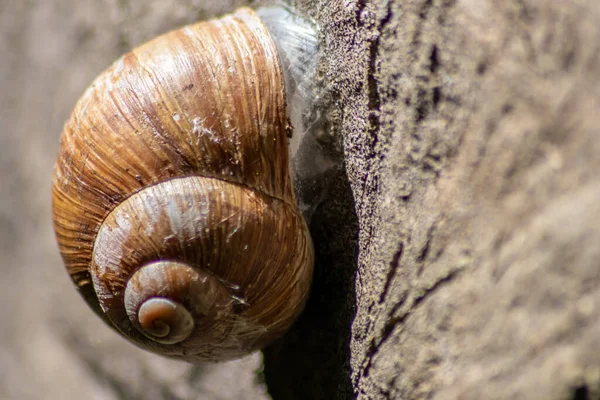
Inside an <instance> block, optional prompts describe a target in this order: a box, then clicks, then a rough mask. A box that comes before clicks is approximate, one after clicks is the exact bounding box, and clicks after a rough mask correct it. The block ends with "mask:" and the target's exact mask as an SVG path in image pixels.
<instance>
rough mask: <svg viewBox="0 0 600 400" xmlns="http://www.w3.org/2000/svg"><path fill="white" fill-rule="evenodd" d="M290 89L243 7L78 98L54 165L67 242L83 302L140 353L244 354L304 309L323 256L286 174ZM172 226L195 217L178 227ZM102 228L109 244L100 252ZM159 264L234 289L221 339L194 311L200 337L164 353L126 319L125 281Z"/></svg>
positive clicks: (165, 41) (186, 33)
mask: <svg viewBox="0 0 600 400" xmlns="http://www.w3.org/2000/svg"><path fill="white" fill-rule="evenodd" d="M283 85H284V84H283V76H282V71H281V67H280V62H279V59H278V55H277V52H276V48H275V45H274V44H273V42H272V39H271V37H270V35H269V33H268V31H267V29H266V28H265V26H264V25H263V24H262V23H261V22H260V20H259V19H258V17H257V16H256V15H255V14H254V12H253V11H251V10H249V9H240V10H238V11H237V12H236V13H235V14H232V15H230V16H226V17H224V18H222V19H218V20H212V21H208V22H203V23H199V24H195V25H191V26H188V27H185V28H182V29H180V30H177V31H173V32H170V33H167V34H165V35H163V36H160V37H158V38H156V39H154V40H152V41H150V42H148V43H146V44H144V45H142V46H140V47H138V48H136V49H134V50H133V51H132V52H130V53H127V54H126V55H124V56H123V57H122V58H121V59H119V60H118V61H116V62H115V63H114V64H113V65H112V66H111V67H110V68H109V69H108V70H106V71H105V72H104V73H103V74H101V75H100V76H99V77H98V78H97V79H96V80H95V81H94V83H93V84H92V85H91V87H90V88H89V89H88V90H87V91H86V93H85V94H84V95H83V97H82V98H81V99H80V100H79V101H78V103H77V105H76V107H75V110H74V111H73V113H72V115H71V118H70V119H69V120H68V121H67V123H66V125H65V129H64V132H63V135H62V139H61V144H60V151H59V158H58V161H57V163H56V168H55V176H54V181H53V218H54V226H55V231H56V237H57V240H58V243H59V248H60V251H61V254H62V257H63V260H64V262H65V265H66V268H67V271H68V272H69V274H70V275H71V277H72V279H73V281H74V282H75V284H76V286H77V287H78V288H79V290H80V292H81V294H82V295H83V297H84V298H85V299H86V301H87V302H88V303H89V304H90V306H91V307H92V308H93V309H94V310H95V311H96V312H97V313H98V314H99V315H101V316H102V317H103V318H104V319H105V320H107V321H111V323H112V324H113V325H114V326H115V327H116V328H117V329H118V330H119V331H121V333H123V334H124V335H126V336H128V337H130V338H132V339H133V340H134V341H135V342H136V343H137V344H138V345H140V346H142V347H145V348H149V349H151V350H154V351H157V352H159V353H162V354H166V355H171V356H176V357H181V358H185V359H188V360H192V361H206V360H209V361H212V360H218V359H227V358H233V357H237V356H240V355H242V354H245V353H246V352H248V351H251V350H254V349H257V348H260V347H262V346H264V345H265V344H266V343H268V342H269V341H271V340H272V339H274V338H275V337H276V336H278V335H280V334H281V332H282V331H283V330H285V329H286V328H287V327H288V326H289V325H290V324H291V323H292V322H293V320H294V319H295V318H296V316H297V315H298V313H299V312H300V311H301V309H302V306H303V304H304V302H305V298H306V296H307V292H308V287H309V285H310V280H311V274H312V263H313V250H312V242H311V240H310V237H309V235H308V231H307V228H306V224H305V222H304V220H303V219H302V217H301V215H300V213H299V212H298V208H297V206H296V204H295V201H294V194H293V190H292V182H291V178H290V173H289V170H288V157H289V156H288V149H287V133H288V131H289V129H290V127H289V126H288V124H287V118H286V113H285V93H284V86H283ZM153 195H159V196H173V197H172V198H171V199H170V200H169V199H167V200H165V199H156V200H151V197H150V196H153ZM132 201H133V202H132ZM130 202H132V203H130ZM159 205H160V206H164V205H167V206H169V205H170V206H171V208H176V209H177V210H178V211H177V212H175V214H177V215H178V216H177V217H173V215H175V214H172V213H171V211H164V210H160V209H159V208H158V206H159ZM191 211H198V212H199V213H200V214H198V216H194V217H191V215H192V214H191ZM173 218H187V219H184V220H183V222H182V221H181V220H178V222H179V223H180V226H179V228H177V227H174V225H176V224H174V223H173V220H172V219H173ZM124 221H125V222H124ZM177 229H180V230H179V231H178V230H177ZM100 231H103V232H104V231H106V232H108V233H110V235H108V236H103V237H109V239H103V240H102V241H101V242H102V246H107V245H108V247H102V246H101V244H100V243H96V239H97V236H98V234H99V232H100ZM119 232H120V233H119ZM182 232H183V233H182ZM111 235H112V236H111ZM119 235H120V236H119ZM118 238H120V239H122V240H117V239H118ZM117 242H120V247H118V243H117ZM95 246H96V247H95ZM144 246H147V247H144ZM103 257H104V258H103ZM155 259H158V260H173V261H181V262H186V263H187V264H189V265H190V266H191V267H192V268H194V269H198V270H202V271H203V273H205V274H208V275H209V276H211V277H214V279H216V280H217V281H218V282H219V284H222V285H224V287H226V288H227V289H228V290H229V292H230V299H231V301H230V303H229V304H228V305H227V307H226V308H227V309H228V310H229V311H228V313H227V315H225V316H223V315H221V314H223V313H216V314H218V315H219V317H218V318H217V319H219V321H218V324H217V325H218V329H217V331H218V332H217V333H211V334H209V335H208V336H207V335H206V334H205V333H202V332H203V331H206V329H207V326H208V325H207V324H208V322H207V321H206V316H204V317H202V316H195V317H194V319H195V320H196V322H197V324H198V328H197V329H196V331H198V332H196V331H194V334H193V335H191V336H190V337H189V338H188V339H186V340H184V341H182V342H180V343H178V344H176V345H168V346H167V345H164V344H156V343H152V342H151V341H150V340H149V339H147V338H145V337H144V336H143V335H141V334H139V332H137V330H136V329H133V328H132V325H131V324H128V318H127V315H126V313H125V309H124V305H123V295H124V291H125V286H126V282H127V280H128V279H129V278H130V277H131V275H133V274H134V273H135V271H136V270H138V269H139V268H140V267H141V266H142V265H144V264H145V263H149V262H152V260H155ZM107 265H111V267H106V266H107ZM115 265H118V266H119V268H122V269H119V270H116V267H115ZM92 271H93V272H94V275H91V273H92ZM94 286H95V287H96V289H95V288H94ZM219 290H220V289H219ZM267 290H268V291H267ZM98 292H99V293H98ZM98 297H100V302H99V300H98ZM185 301H187V300H185ZM216 314H215V315H216ZM201 317H202V318H204V319H202V318H201ZM215 318H216V317H215ZM203 335H204V336H203ZM210 346H213V347H212V348H211V347H210ZM215 348H216V350H215Z"/></svg>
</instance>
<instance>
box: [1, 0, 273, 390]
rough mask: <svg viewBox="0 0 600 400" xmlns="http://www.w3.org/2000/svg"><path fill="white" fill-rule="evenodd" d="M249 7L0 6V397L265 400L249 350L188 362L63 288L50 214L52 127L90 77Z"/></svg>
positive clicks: (108, 2)
mask: <svg viewBox="0 0 600 400" xmlns="http://www.w3.org/2000/svg"><path fill="white" fill-rule="evenodd" d="M247 3H248V2H244V1H226V0H222V1H220V2H208V1H200V0H177V1H169V2H165V1H162V0H145V1H123V0H0V127H1V132H0V188H1V189H0V274H1V275H0V276H1V278H0V302H1V304H2V307H0V321H1V322H0V343H1V344H0V398H1V399H80V398H81V399H83V398H86V399H154V398H168V399H196V398H202V399H230V398H244V399H264V398H268V396H267V395H266V392H265V385H264V384H263V383H262V379H263V378H262V356H261V355H260V354H259V353H257V354H255V355H252V356H250V357H248V358H246V359H243V360H240V361H236V362H231V363H226V364H220V365H215V366H191V365H187V364H183V363H180V362H173V361H170V360H166V359H163V358H160V357H156V356H152V355H150V354H147V353H145V352H142V351H141V350H138V349H137V348H135V347H134V346H133V345H131V344H129V343H127V342H126V341H125V340H124V339H122V338H121V337H120V336H118V335H117V334H116V333H114V332H113V331H112V330H110V329H109V328H108V327H107V326H105V325H104V324H103V323H102V322H101V321H100V319H99V318H97V317H96V316H95V315H94V314H93V313H92V312H91V311H90V310H89V309H88V307H87V305H86V304H85V303H84V302H83V301H82V300H81V299H80V298H79V295H78V294H77V293H76V291H75V290H74V288H73V287H72V283H71V281H70V279H69V278H68V276H67V274H66V272H65V271H64V268H63V266H62V261H61V259H60V256H59V253H58V250H57V247H56V245H55V241H54V233H53V230H52V226H51V216H50V201H51V200H50V188H51V178H52V168H53V164H54V159H55V155H56V151H57V148H58V140H59V136H60V133H61V130H62V126H63V123H64V121H65V120H66V119H67V117H68V115H69V113H70V111H71V109H72V107H73V106H74V104H75V101H76V100H77V98H78V97H79V96H80V95H81V94H82V93H83V91H84V90H85V88H86V86H87V85H88V84H89V83H90V82H91V80H92V79H93V78H94V77H95V76H96V75H97V74H98V73H100V72H101V71H102V70H103V69H104V68H106V67H107V66H108V65H109V64H110V63H111V62H112V61H113V60H114V59H116V58H117V57H118V56H119V55H120V54H121V53H123V52H125V51H127V50H128V49H130V48H132V47H134V46H135V45H137V44H140V43H142V42H144V41H146V40H148V39H150V38H152V37H153V36H155V35H157V34H159V33H162V32H165V31H167V30H170V29H173V28H175V27H178V26H181V25H184V24H186V23H190V22H193V21H196V20H200V19H205V18H209V17H212V16H215V15H219V14H223V13H226V12H228V11H231V10H233V9H235V8H236V7H238V6H241V5H244V4H247ZM256 4H257V3H256V2H254V4H253V5H256Z"/></svg>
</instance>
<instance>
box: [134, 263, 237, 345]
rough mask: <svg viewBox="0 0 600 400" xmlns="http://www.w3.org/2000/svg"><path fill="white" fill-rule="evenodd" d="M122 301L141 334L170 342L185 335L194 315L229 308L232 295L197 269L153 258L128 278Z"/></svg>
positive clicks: (191, 327) (211, 314)
mask: <svg viewBox="0 0 600 400" xmlns="http://www.w3.org/2000/svg"><path fill="white" fill-rule="evenodd" d="M124 303H125V310H126V311H127V315H128V317H129V320H130V321H131V323H132V324H133V325H134V326H135V327H136V328H138V330H139V331H140V332H141V333H142V334H144V335H145V336H146V337H148V338H150V339H151V340H154V341H156V342H159V343H163V344H174V343H178V342H181V341H183V340H185V339H187V337H188V336H189V335H190V334H191V333H192V331H193V330H194V325H195V319H200V318H213V317H215V316H217V315H218V313H223V312H227V311H229V309H230V306H231V303H232V299H231V298H230V297H229V293H228V291H227V289H226V288H225V287H224V286H223V285H222V284H221V283H220V282H219V281H218V280H217V279H216V278H215V277H214V276H212V275H210V274H207V273H204V272H203V271H202V270H201V269H194V268H191V267H189V266H188V265H186V264H184V263H181V262H174V261H154V262H151V263H149V264H147V265H145V266H143V267H142V268H140V269H139V270H137V271H136V272H135V273H134V274H133V275H132V276H131V278H129V280H128V282H127V286H126V288H125V294H124Z"/></svg>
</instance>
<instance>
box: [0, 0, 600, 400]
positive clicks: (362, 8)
mask: <svg viewBox="0 0 600 400" xmlns="http://www.w3.org/2000/svg"><path fill="white" fill-rule="evenodd" d="M208 3H209V2H205V1H199V0H177V1H172V2H164V1H158V0H152V1H138V0H128V1H117V0H102V1H98V0H78V1H72V0H44V1H41V0H37V1H33V0H31V1H10V0H3V1H0V55H1V56H0V77H1V78H0V79H1V81H0V89H1V91H0V127H1V128H2V134H0V174H1V176H2V180H1V191H0V273H1V274H2V279H1V280H0V298H1V299H2V302H3V307H2V308H0V320H1V321H3V323H2V324H1V325H0V340H1V343H2V345H1V346H0V360H2V362H0V398H8V399H13V398H14V399H59V398H88V397H89V398H97V399H137V398H140V399H142V398H143V399H161V398H177V399H227V398H244V399H253V398H254V399H263V398H268V396H269V395H270V396H271V397H272V398H274V399H296V398H297V399H307V398H310V399H331V398H338V399H346V398H353V397H358V398H361V399H385V398H394V399H422V398H431V399H509V398H510V399H574V400H580V399H595V398H598V397H600V334H599V333H600V247H599V246H598V244H600V178H599V175H598V173H597V171H600V140H599V137H600V112H599V111H600V40H599V38H600V3H598V2H597V1H596V0H579V1H568V2H567V1H563V0H514V1H495V0H403V1H399V0H396V1H383V0H380V1H377V0H365V1H342V0H340V1H325V0H322V1H313V0H306V1H302V2H298V3H299V4H298V7H299V8H300V9H302V10H303V11H304V12H306V13H307V14H308V15H311V16H312V17H313V18H314V19H315V20H316V21H317V23H318V25H319V27H320V30H321V32H320V40H321V43H322V51H323V54H324V55H325V57H324V58H323V62H322V74H321V76H322V82H321V83H322V85H323V94H324V98H325V99H326V104H327V106H328V108H327V114H328V117H329V118H328V119H329V121H330V124H329V126H328V127H327V128H328V130H327V132H328V133H331V134H332V135H333V136H334V138H335V140H334V142H335V144H337V145H338V146H339V147H340V148H341V149H343V153H344V160H345V163H344V164H343V166H342V167H340V168H339V169H338V170H337V171H336V174H335V175H334V176H333V177H332V181H333V184H332V187H331V189H330V191H329V195H328V197H327V199H326V200H325V202H324V204H323V205H322V206H321V207H320V209H319V210H317V213H316V215H315V217H314V223H313V226H312V232H313V237H314V239H315V247H316V252H317V265H316V268H317V271H316V275H315V283H314V287H313V291H312V295H311V299H310V301H309V304H308V306H307V309H306V312H305V313H304V314H303V315H302V317H301V318H300V320H299V321H298V323H297V324H296V325H295V326H294V328H293V329H292V330H291V331H290V332H289V334H288V335H286V336H285V337H284V338H282V339H281V340H279V341H278V342H277V343H275V344H274V345H273V346H272V347H270V348H269V349H267V350H266V351H265V353H264V362H263V357H262V356H261V355H260V354H255V355H253V356H251V357H249V358H247V359H244V360H241V361H237V362H232V363H228V364H223V365H217V366H189V365H186V364H180V363H176V362H172V361H169V360H164V359H161V358H158V357H155V356H152V355H148V354H145V353H143V352H141V351H140V350H137V349H136V348H135V347H133V346H132V345H129V344H128V343H126V342H125V341H124V340H122V339H121V338H120V337H118V336H117V335H116V334H114V333H113V332H112V331H111V330H109V328H107V327H105V326H104V325H103V324H102V322H101V321H100V320H98V318H97V317H96V316H95V315H93V313H91V312H90V311H89V310H88V309H87V306H86V305H85V304H84V303H83V302H82V301H81V300H80V299H79V298H78V295H77V293H75V291H74V290H73V289H72V287H71V283H70V282H69V280H68V278H67V276H66V274H65V273H64V271H63V269H62V266H61V261H60V258H59V255H58V252H57V250H56V248H55V244H54V238H53V233H52V230H51V221H50V176H51V168H52V164H53V162H54V157H55V151H56V149H57V147H58V142H57V141H58V136H59V134H60V131H61V127H62V124H63V121H64V120H65V119H66V118H67V116H68V114H69V112H70V109H71V108H72V106H73V104H74V102H75V100H76V99H77V97H78V96H79V95H80V94H81V93H82V91H83V90H84V88H85V87H86V85H87V84H88V83H89V82H90V81H91V79H92V78H93V77H94V76H95V75H96V74H97V73H98V72H100V71H101V70H102V69H103V68H105V67H106V66H107V65H108V64H109V63H110V62H111V61H112V60H113V59H115V58H116V57H117V56H118V55H119V54H121V53H122V52H123V51H125V50H127V49H129V48H131V47H132V46H134V45H136V44H139V43H141V42H143V41H145V40H147V39H149V38H151V37H153V36H155V35H156V34H158V33H160V32H164V31H165V30H168V29H170V28H174V27H176V26H179V25H182V24H185V23H188V22H191V21H195V20H197V19H203V18H207V17H210V16H214V15H218V14H220V13H223V12H226V11H230V10H232V9H234V8H235V7H236V6H239V5H242V4H246V2H243V1H237V2H234V1H223V2H219V3H218V4H213V3H210V4H208ZM252 4H253V5H256V4H257V3H256V2H254V3H252ZM263 368H264V373H263V372H262V370H263ZM263 380H264V381H266V386H268V393H269V394H267V392H266V390H267V389H266V386H265V384H264V383H263Z"/></svg>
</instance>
